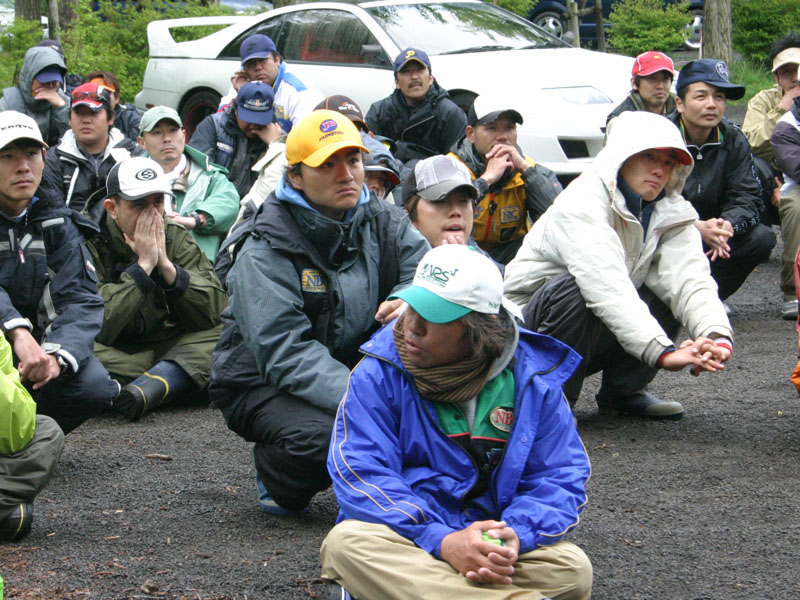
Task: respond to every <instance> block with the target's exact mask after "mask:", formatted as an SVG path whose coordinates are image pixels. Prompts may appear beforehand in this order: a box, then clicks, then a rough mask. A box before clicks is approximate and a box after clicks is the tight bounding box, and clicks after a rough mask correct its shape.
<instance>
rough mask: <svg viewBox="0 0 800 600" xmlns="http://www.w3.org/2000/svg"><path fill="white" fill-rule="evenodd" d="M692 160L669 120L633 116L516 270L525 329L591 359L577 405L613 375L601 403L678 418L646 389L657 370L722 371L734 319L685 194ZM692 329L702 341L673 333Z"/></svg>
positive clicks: (514, 295)
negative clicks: (587, 385) (588, 387)
mask: <svg viewBox="0 0 800 600" xmlns="http://www.w3.org/2000/svg"><path fill="white" fill-rule="evenodd" d="M691 170H692V156H691V154H689V152H688V151H687V150H686V145H685V144H684V142H683V140H682V138H681V135H680V132H679V131H678V130H677V129H676V128H675V127H674V126H673V125H672V124H671V123H670V122H669V121H668V120H667V119H664V118H663V117H659V116H656V115H654V114H651V113H648V112H644V111H640V112H625V113H623V114H621V115H620V116H619V117H617V118H616V120H615V122H614V127H613V128H612V129H611V132H610V134H609V136H608V143H607V144H606V146H605V148H603V150H601V151H600V152H599V153H598V155H597V157H596V158H595V163H594V168H593V169H592V170H587V171H585V172H584V173H583V174H582V175H581V176H580V177H578V178H577V179H576V180H575V181H573V182H572V183H571V184H570V185H569V187H568V188H567V189H566V190H564V192H562V193H561V194H560V195H559V196H558V198H556V201H555V202H554V203H553V206H551V207H550V208H549V209H548V211H547V212H546V213H545V214H544V215H543V216H542V218H541V219H539V220H538V221H537V222H536V224H534V226H533V228H532V229H531V230H530V232H528V234H527V235H526V236H525V241H524V242H523V244H522V247H521V248H520V251H519V253H518V254H517V257H516V258H515V259H514V260H513V261H511V262H510V263H509V264H508V266H507V267H506V272H505V280H506V281H505V285H506V293H507V294H508V295H509V298H511V299H512V300H513V301H515V302H516V303H517V304H519V305H520V306H524V307H525V308H524V310H523V314H524V315H525V325H526V326H527V327H528V328H529V329H532V330H533V331H538V332H540V333H546V334H548V335H552V336H553V337H554V338H556V339H557V340H560V341H562V342H564V343H566V344H568V345H569V346H571V347H572V348H574V349H575V350H577V351H578V353H580V354H581V356H583V363H582V364H581V366H580V367H579V368H578V370H576V372H575V374H574V375H573V376H572V377H571V378H570V380H569V382H567V384H565V386H564V393H565V394H566V396H567V400H569V402H570V404H571V405H573V406H574V405H575V403H576V402H577V400H578V396H579V395H580V391H581V387H582V385H583V379H584V377H585V376H587V375H591V374H592V373H596V372H598V371H602V372H603V379H602V385H601V387H600V393H599V394H598V395H597V404H598V406H599V407H600V409H601V410H611V411H619V412H622V413H627V414H631V415H637V416H642V417H650V418H653V419H673V420H677V419H680V418H681V417H682V416H683V406H682V405H681V404H680V403H679V402H666V401H663V400H660V399H659V398H656V397H655V396H653V395H652V394H650V393H649V392H648V391H647V389H646V386H647V384H648V383H649V382H650V381H652V379H653V378H654V377H655V376H656V373H657V372H658V369H659V368H662V369H667V370H669V371H678V370H680V369H683V368H684V367H686V366H689V365H691V366H692V367H693V370H692V372H693V373H694V374H698V373H699V372H701V371H703V370H705V371H711V372H713V371H718V370H720V369H722V368H723V363H724V362H725V361H727V360H728V359H729V358H730V356H731V352H732V342H731V336H732V331H731V326H730V323H729V322H728V317H727V316H726V315H725V309H724V308H723V306H722V302H721V301H720V299H719V297H718V296H717V286H716V285H715V283H714V280H713V279H712V278H711V274H710V269H709V263H708V259H707V258H706V257H705V255H704V254H703V249H702V245H701V240H700V234H699V233H698V230H697V228H696V227H695V222H696V220H697V212H696V211H695V210H694V209H693V208H692V206H691V204H689V203H688V202H686V201H685V200H684V199H683V198H682V197H681V190H682V189H684V182H685V181H686V178H687V177H688V176H689V173H690V172H691ZM681 325H683V326H684V327H686V329H687V330H688V332H689V335H690V336H691V337H692V339H691V340H687V341H685V342H683V343H681V344H679V345H676V344H675V343H674V342H673V340H674V339H675V336H676V335H677V334H678V331H679V329H680V326H681Z"/></svg>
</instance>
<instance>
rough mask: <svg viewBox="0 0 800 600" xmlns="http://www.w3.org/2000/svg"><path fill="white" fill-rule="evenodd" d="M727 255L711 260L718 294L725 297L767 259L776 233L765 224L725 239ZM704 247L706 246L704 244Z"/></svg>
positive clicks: (740, 285)
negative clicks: (728, 256)
mask: <svg viewBox="0 0 800 600" xmlns="http://www.w3.org/2000/svg"><path fill="white" fill-rule="evenodd" d="M728 245H729V246H730V248H731V257H730V258H718V259H716V260H715V261H714V262H712V263H711V275H712V277H714V279H715V280H716V282H717V286H719V297H720V299H722V300H725V298H727V297H728V296H730V295H731V294H733V293H734V292H735V291H736V290H738V289H739V288H740V287H742V284H743V283H744V280H745V279H747V276H748V275H750V273H752V272H753V269H755V268H756V267H757V266H758V265H760V264H761V263H763V262H766V261H767V260H769V254H770V252H772V248H773V247H774V246H775V234H774V233H773V231H772V229H770V228H769V227H767V226H766V225H762V224H760V223H759V224H758V225H756V226H755V227H753V228H752V229H751V230H749V231H746V232H744V233H737V234H736V235H734V236H733V237H732V238H730V239H729V240H728ZM703 250H705V251H708V247H707V246H706V245H705V244H703Z"/></svg>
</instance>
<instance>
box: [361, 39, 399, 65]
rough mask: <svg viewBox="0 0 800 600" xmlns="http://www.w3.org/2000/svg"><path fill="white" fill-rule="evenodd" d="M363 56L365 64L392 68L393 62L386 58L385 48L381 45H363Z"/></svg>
mask: <svg viewBox="0 0 800 600" xmlns="http://www.w3.org/2000/svg"><path fill="white" fill-rule="evenodd" d="M361 56H362V57H363V58H364V62H365V63H367V64H370V65H376V66H378V67H391V66H392V62H391V61H390V60H389V59H388V58H387V57H386V54H384V52H383V48H381V47H380V45H379V44H363V45H362V46H361Z"/></svg>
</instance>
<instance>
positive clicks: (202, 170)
mask: <svg viewBox="0 0 800 600" xmlns="http://www.w3.org/2000/svg"><path fill="white" fill-rule="evenodd" d="M184 140H185V137H184V131H183V123H182V122H181V118H180V117H179V116H178V113H177V112H175V110H174V109H172V108H168V107H166V106H156V107H154V108H151V109H150V110H148V111H147V112H146V113H144V115H143V116H142V120H141V135H140V136H139V145H140V146H141V147H142V148H144V149H145V151H146V153H147V155H148V156H149V157H150V158H152V159H153V160H154V161H156V162H157V163H158V164H159V165H160V166H161V168H162V169H163V170H164V172H165V173H166V175H167V179H168V180H169V183H170V185H171V186H172V193H173V194H174V197H175V205H174V206H172V207H170V208H169V209H167V213H166V214H167V216H168V217H169V218H170V219H172V220H173V221H174V222H176V223H179V224H181V225H183V226H184V227H185V228H186V229H188V230H189V231H191V232H192V237H194V241H195V242H197V245H198V246H200V249H201V250H202V251H203V253H204V254H205V255H206V257H207V258H208V260H210V261H211V262H214V260H215V259H216V256H217V250H219V245H220V243H221V242H222V240H223V239H225V236H226V235H228V230H229V229H230V228H231V225H233V222H234V220H235V219H236V214H237V213H238V211H239V194H238V193H237V192H236V188H235V187H234V185H233V184H232V183H231V182H230V181H228V177H227V171H225V169H223V168H221V167H219V166H217V165H215V164H213V163H212V162H211V159H210V158H209V157H208V156H207V155H206V154H203V153H202V152H200V151H198V150H195V149H194V148H192V147H191V146H187V145H186V143H185V141H184Z"/></svg>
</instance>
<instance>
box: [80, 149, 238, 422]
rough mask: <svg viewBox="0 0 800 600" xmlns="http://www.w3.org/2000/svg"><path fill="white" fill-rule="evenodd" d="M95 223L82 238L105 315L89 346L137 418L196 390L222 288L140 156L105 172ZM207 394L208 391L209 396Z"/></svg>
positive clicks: (123, 405) (123, 409) (202, 384)
mask: <svg viewBox="0 0 800 600" xmlns="http://www.w3.org/2000/svg"><path fill="white" fill-rule="evenodd" d="M106 188H107V197H106V199H105V200H104V201H103V206H104V208H105V214H103V215H102V216H101V218H100V223H99V225H100V233H99V234H98V235H96V236H95V237H93V238H92V239H90V240H88V241H87V246H88V248H89V252H90V253H91V255H92V257H93V259H94V261H95V267H96V269H97V280H98V289H99V291H100V295H101V296H102V297H103V302H104V304H105V317H104V319H103V327H102V329H101V331H100V335H98V336H97V341H96V342H95V346H94V351H95V355H96V356H97V358H99V359H100V362H102V363H103V365H104V366H105V367H106V369H108V371H109V372H110V373H112V374H113V375H112V376H113V377H115V378H116V379H117V380H118V381H120V383H123V384H125V385H123V387H122V391H121V392H120V394H119V396H118V397H117V398H116V399H115V400H114V408H115V409H116V410H117V411H118V412H119V413H121V414H122V415H123V416H124V417H126V418H127V419H129V420H136V419H138V418H140V417H141V416H142V415H143V414H144V413H146V412H148V411H150V410H153V409H154V408H156V407H158V406H160V405H162V404H166V403H170V402H173V401H175V400H176V399H180V398H183V399H184V400H188V399H194V400H197V399H200V398H203V397H206V396H205V395H204V394H198V392H203V391H204V390H205V388H206V386H207V385H208V381H209V373H210V369H211V354H212V352H213V351H214V346H215V345H216V343H217V340H218V339H219V335H220V331H221V329H222V326H221V324H220V323H221V321H220V313H221V312H222V309H224V308H225V307H226V306H227V302H228V300H227V296H226V294H225V290H224V289H223V287H222V284H221V283H220V282H219V279H217V276H216V274H215V273H214V267H213V266H212V264H211V262H210V261H209V260H208V258H207V257H206V255H205V254H204V253H203V251H202V250H201V249H200V248H199V247H198V245H197V243H196V242H195V240H194V238H193V237H192V235H191V234H190V233H189V231H187V230H186V228H184V227H183V226H182V225H180V224H178V223H176V222H174V221H173V220H172V219H169V218H166V219H165V218H164V204H165V198H167V197H169V196H171V195H172V191H171V186H170V184H169V181H168V180H167V177H166V176H165V174H164V171H163V170H162V169H161V167H160V166H159V165H158V163H157V162H155V161H154V160H152V159H150V158H146V157H144V156H139V157H132V158H129V159H126V160H124V161H122V162H120V163H117V164H116V165H115V166H114V168H113V169H112V170H111V171H110V172H109V174H108V180H107V181H106ZM206 398H207V397H206Z"/></svg>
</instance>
